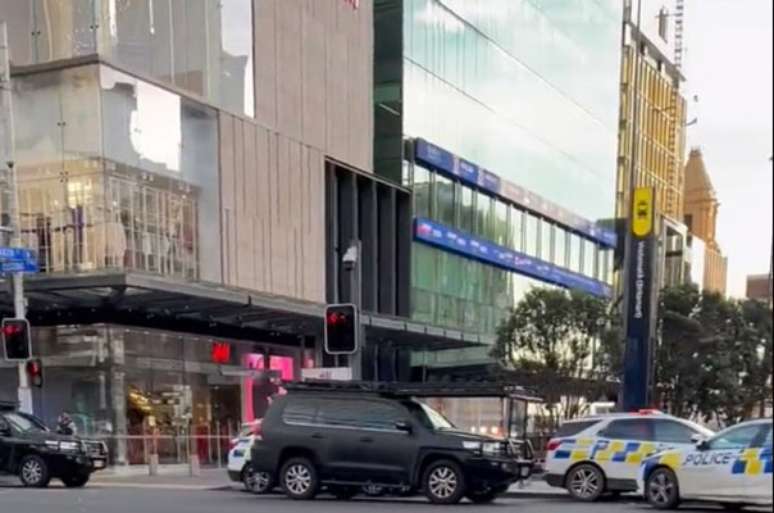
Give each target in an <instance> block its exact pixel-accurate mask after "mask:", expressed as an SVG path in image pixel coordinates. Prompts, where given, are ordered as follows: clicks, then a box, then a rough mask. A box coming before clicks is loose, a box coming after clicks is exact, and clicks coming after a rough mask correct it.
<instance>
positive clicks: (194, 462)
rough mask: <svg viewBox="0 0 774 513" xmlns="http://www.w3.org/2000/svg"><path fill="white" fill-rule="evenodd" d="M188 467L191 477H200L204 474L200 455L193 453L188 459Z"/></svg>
mask: <svg viewBox="0 0 774 513" xmlns="http://www.w3.org/2000/svg"><path fill="white" fill-rule="evenodd" d="M188 467H189V471H190V474H191V477H200V476H201V475H202V468H201V466H200V465H199V456H198V455H196V454H192V455H191V457H190V458H189V461H188Z"/></svg>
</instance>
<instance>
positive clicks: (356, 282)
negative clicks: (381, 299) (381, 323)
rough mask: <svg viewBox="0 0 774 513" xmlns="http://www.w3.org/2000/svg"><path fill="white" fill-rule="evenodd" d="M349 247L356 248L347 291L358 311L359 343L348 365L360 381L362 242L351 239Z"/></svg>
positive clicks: (353, 375)
mask: <svg viewBox="0 0 774 513" xmlns="http://www.w3.org/2000/svg"><path fill="white" fill-rule="evenodd" d="M350 247H351V248H355V250H356V257H355V265H354V267H353V268H352V269H351V270H350V271H349V291H350V299H351V300H352V303H354V305H355V307H356V308H357V312H358V315H357V319H358V324H357V326H356V328H355V329H357V330H358V339H359V341H360V343H359V344H358V347H357V351H355V353H354V354H353V355H352V356H350V357H349V366H350V367H351V368H352V379H353V380H354V381H360V380H362V379H363V346H364V345H365V336H364V335H365V330H364V329H363V324H362V322H361V319H362V316H361V315H360V314H361V308H362V306H363V301H362V299H363V294H362V288H361V287H362V284H363V262H362V261H361V257H362V256H363V255H362V243H361V242H360V240H359V239H358V240H353V241H352V242H351V244H350Z"/></svg>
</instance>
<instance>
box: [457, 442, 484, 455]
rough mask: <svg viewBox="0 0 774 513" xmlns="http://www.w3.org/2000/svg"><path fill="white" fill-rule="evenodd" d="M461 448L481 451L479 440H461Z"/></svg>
mask: <svg viewBox="0 0 774 513" xmlns="http://www.w3.org/2000/svg"><path fill="white" fill-rule="evenodd" d="M462 447H463V449H467V450H469V451H476V452H481V442H465V441H463V442H462Z"/></svg>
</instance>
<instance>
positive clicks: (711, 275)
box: [684, 148, 728, 294]
mask: <svg viewBox="0 0 774 513" xmlns="http://www.w3.org/2000/svg"><path fill="white" fill-rule="evenodd" d="M684 196H685V207H684V210H685V224H686V225H687V226H688V229H689V230H690V231H691V233H692V234H693V236H694V237H698V238H699V239H701V240H702V241H703V242H704V277H703V280H702V281H703V288H705V289H707V290H710V291H714V292H719V293H721V294H725V293H726V273H727V267H728V259H727V258H726V257H725V256H723V252H722V250H721V249H720V245H719V244H718V242H717V240H716V239H715V230H716V222H717V216H718V208H719V207H720V202H719V201H718V199H717V194H716V193H715V188H714V187H713V186H712V180H711V179H710V176H709V173H707V168H706V166H705V165H704V157H703V156H702V152H701V150H700V149H699V148H693V149H692V150H691V153H690V155H689V157H688V162H687V163H686V165H685V192H684Z"/></svg>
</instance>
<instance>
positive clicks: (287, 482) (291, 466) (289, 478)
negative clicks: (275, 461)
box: [280, 458, 320, 500]
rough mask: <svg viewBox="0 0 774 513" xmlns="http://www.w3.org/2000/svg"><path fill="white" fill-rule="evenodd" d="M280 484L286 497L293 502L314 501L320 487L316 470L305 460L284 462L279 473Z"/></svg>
mask: <svg viewBox="0 0 774 513" xmlns="http://www.w3.org/2000/svg"><path fill="white" fill-rule="evenodd" d="M280 482H281V483H282V488H283V489H284V490H285V493H286V494H287V496H288V497H290V498H291V499H294V500H311V499H314V497H315V495H317V490H318V489H319V486H320V482H319V480H318V477H317V469H315V467H314V464H313V463H312V462H311V461H309V460H308V459H306V458H292V459H290V460H288V461H287V462H285V464H284V465H283V466H282V470H281V471H280Z"/></svg>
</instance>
